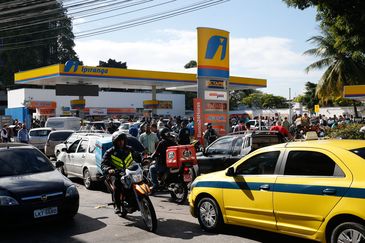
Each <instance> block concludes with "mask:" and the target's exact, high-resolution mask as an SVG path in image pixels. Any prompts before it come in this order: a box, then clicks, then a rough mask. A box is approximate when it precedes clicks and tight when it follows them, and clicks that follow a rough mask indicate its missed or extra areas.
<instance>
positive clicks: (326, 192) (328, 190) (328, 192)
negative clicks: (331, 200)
mask: <svg viewBox="0 0 365 243" xmlns="http://www.w3.org/2000/svg"><path fill="white" fill-rule="evenodd" d="M336 192H337V191H336V189H334V188H326V189H324V190H323V191H322V193H323V194H324V195H335V194H336Z"/></svg>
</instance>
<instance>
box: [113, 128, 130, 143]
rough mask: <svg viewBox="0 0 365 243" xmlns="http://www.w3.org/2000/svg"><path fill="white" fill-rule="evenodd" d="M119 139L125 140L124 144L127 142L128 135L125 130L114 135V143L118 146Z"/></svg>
mask: <svg viewBox="0 0 365 243" xmlns="http://www.w3.org/2000/svg"><path fill="white" fill-rule="evenodd" d="M118 140H124V145H126V144H127V135H126V134H125V133H123V132H120V131H117V132H114V133H113V135H112V142H113V145H114V146H116V144H117V141H118Z"/></svg>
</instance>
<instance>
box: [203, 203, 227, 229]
mask: <svg viewBox="0 0 365 243" xmlns="http://www.w3.org/2000/svg"><path fill="white" fill-rule="evenodd" d="M197 205H198V207H197V216H198V220H199V224H200V227H202V228H203V229H204V230H205V231H207V232H217V231H218V230H219V229H220V228H221V227H222V224H223V220H222V213H221V210H220V208H219V206H218V204H217V202H216V201H215V200H214V199H212V198H210V197H204V198H202V199H200V201H199V202H198V204H197Z"/></svg>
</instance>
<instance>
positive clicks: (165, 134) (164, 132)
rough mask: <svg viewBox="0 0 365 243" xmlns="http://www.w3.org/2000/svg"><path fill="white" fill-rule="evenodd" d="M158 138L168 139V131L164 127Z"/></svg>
mask: <svg viewBox="0 0 365 243" xmlns="http://www.w3.org/2000/svg"><path fill="white" fill-rule="evenodd" d="M160 136H161V138H162V139H168V138H169V137H170V129H168V128H167V127H164V128H162V129H161V130H160Z"/></svg>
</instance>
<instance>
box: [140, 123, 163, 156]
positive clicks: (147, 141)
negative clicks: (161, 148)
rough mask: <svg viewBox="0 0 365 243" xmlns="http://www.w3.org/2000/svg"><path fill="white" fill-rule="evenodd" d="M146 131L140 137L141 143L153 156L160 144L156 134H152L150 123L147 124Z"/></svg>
mask: <svg viewBox="0 0 365 243" xmlns="http://www.w3.org/2000/svg"><path fill="white" fill-rule="evenodd" d="M145 129H146V131H145V132H144V133H142V134H141V135H140V136H139V141H140V142H141V143H142V145H143V147H144V148H145V150H146V152H147V153H148V154H152V153H154V152H155V150H156V145H157V143H158V141H159V140H158V138H157V135H156V133H153V132H151V125H150V124H149V123H146V124H145Z"/></svg>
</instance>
